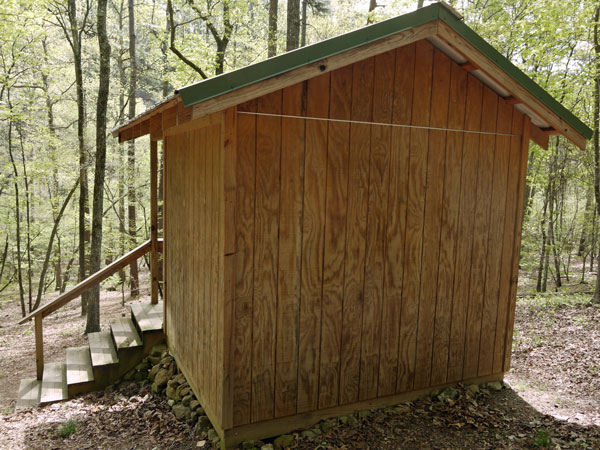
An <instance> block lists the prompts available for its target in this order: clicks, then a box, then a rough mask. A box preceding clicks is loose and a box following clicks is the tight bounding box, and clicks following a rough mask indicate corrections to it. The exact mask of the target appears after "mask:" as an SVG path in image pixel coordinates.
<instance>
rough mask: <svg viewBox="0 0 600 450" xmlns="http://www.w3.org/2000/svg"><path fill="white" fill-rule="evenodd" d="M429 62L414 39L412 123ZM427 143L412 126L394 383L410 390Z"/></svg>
mask: <svg viewBox="0 0 600 450" xmlns="http://www.w3.org/2000/svg"><path fill="white" fill-rule="evenodd" d="M432 66H433V47H432V46H431V44H429V43H428V42H425V41H419V42H417V43H416V57H415V80H414V91H413V107H412V118H411V124H412V125H417V126H425V127H426V126H429V120H430V119H429V118H430V116H429V113H430V102H431V82H432V80H431V79H432ZM428 146H429V132H428V131H427V130H424V129H419V128H412V129H411V131H410V157H409V167H410V172H409V180H408V196H407V198H408V203H407V211H406V243H405V250H404V251H405V253H404V279H403V293H402V313H401V319H400V341H399V355H400V356H399V357H400V360H399V366H398V386H397V388H398V391H399V392H405V391H409V390H411V389H412V388H413V384H414V377H415V357H416V344H417V322H418V313H419V294H420V286H421V262H422V250H423V221H424V220H423V219H424V218H423V214H424V209H425V185H426V180H427V155H428Z"/></svg>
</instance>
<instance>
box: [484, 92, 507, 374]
mask: <svg viewBox="0 0 600 450" xmlns="http://www.w3.org/2000/svg"><path fill="white" fill-rule="evenodd" d="M513 110H514V108H513V107H512V106H511V105H509V104H507V103H506V102H505V101H504V100H502V99H500V100H499V101H498V118H497V125H496V131H497V132H498V133H504V134H509V133H510V131H511V128H512V113H513ZM509 156H510V137H508V136H500V135H498V136H496V152H495V159H494V184H493V187H492V200H491V202H492V211H491V218H490V228H489V238H488V239H489V242H488V256H487V267H486V275H485V293H484V299H483V314H482V318H481V340H480V344H479V370H478V374H479V375H489V374H491V373H492V366H493V359H494V340H495V336H496V318H497V317H496V316H497V314H498V294H499V289H500V268H501V262H502V245H500V243H501V242H503V234H504V220H505V218H506V190H507V182H508V163H509Z"/></svg>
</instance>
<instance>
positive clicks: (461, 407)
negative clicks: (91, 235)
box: [0, 292, 600, 450]
mask: <svg viewBox="0 0 600 450" xmlns="http://www.w3.org/2000/svg"><path fill="white" fill-rule="evenodd" d="M588 298H589V296H586V295H571V296H560V297H559V296H554V297H547V298H544V299H541V300H540V299H535V298H524V299H520V300H519V302H518V306H517V312H516V324H515V330H516V333H515V343H514V356H513V363H512V366H513V369H512V370H511V371H510V373H509V374H507V377H506V381H507V384H508V385H510V388H508V389H506V388H505V389H502V390H501V391H498V392H496V391H493V390H485V389H484V390H481V391H480V392H468V391H465V390H464V389H462V390H461V389H459V390H458V391H457V393H456V395H457V398H455V399H451V400H449V401H448V400H446V401H440V400H439V399H437V398H433V399H430V398H427V399H422V400H420V401H417V402H414V403H409V404H404V405H400V406H399V407H397V408H392V409H386V410H378V411H373V412H370V413H369V414H368V415H365V414H363V417H359V418H358V420H357V421H356V423H352V422H353V421H354V419H352V420H351V421H350V422H349V423H346V424H343V423H341V422H340V421H334V422H332V423H331V425H332V427H331V428H330V429H328V428H329V427H324V428H325V429H326V431H325V432H322V430H320V429H319V427H316V428H315V429H314V430H313V431H312V432H308V433H306V432H304V433H302V432H298V433H296V434H295V440H294V441H293V443H292V444H291V446H290V448H299V449H316V448H333V449H354V448H359V449H360V448H364V449H367V448H369V449H371V448H372V449H375V448H377V449H379V448H383V449H423V448H425V449H428V448H431V449H464V450H466V449H531V448H552V449H559V448H560V449H567V448H573V449H582V448H583V449H585V448H587V449H596V450H597V449H600V308H598V307H595V306H591V305H590V304H589V303H588ZM140 300H145V301H147V298H142V299H140ZM102 304H103V306H102V308H103V324H107V323H108V321H109V319H110V318H111V317H118V316H119V315H123V314H126V313H127V312H126V310H124V309H123V308H122V307H121V296H120V293H117V292H106V293H103V300H102ZM18 316H19V311H18V309H17V308H16V307H15V305H10V304H7V303H4V304H0V408H1V410H2V414H1V415H0V436H2V438H1V439H0V448H6V449H21V448H34V449H37V448H39V449H53V448H56V449H59V448H60V449H64V448H73V449H75V448H77V449H80V448H107V449H108V448H110V449H134V448H135V449H187V448H190V449H191V448H209V447H210V442H208V441H207V440H206V437H205V436H193V433H192V431H191V430H190V429H189V427H188V426H187V425H185V424H183V423H181V422H177V421H176V420H175V418H174V416H173V414H172V413H171V412H170V408H169V407H168V405H167V404H166V402H165V401H164V399H163V398H161V397H154V396H153V395H152V394H151V393H149V392H148V390H147V388H144V387H139V386H137V385H132V386H128V387H119V388H118V389H116V390H110V391H107V392H101V393H92V394H87V395H84V396H80V397H77V398H75V399H73V400H70V401H68V402H63V403H60V404H54V405H49V406H46V407H43V408H35V409H33V410H29V411H24V412H21V413H18V414H14V413H12V408H13V407H14V399H15V397H16V390H17V387H18V382H19V380H20V378H22V377H25V376H31V375H32V374H33V373H34V372H35V364H34V357H33V355H34V342H33V334H32V329H31V325H25V326H15V325H14V323H15V322H16V320H17V318H18ZM46 322H47V323H46ZM44 325H45V334H44V336H45V343H46V358H47V360H49V361H51V360H60V359H62V358H64V349H65V348H66V347H68V346H73V345H83V344H84V343H85V338H84V336H83V335H82V332H83V327H84V320H83V319H81V318H80V316H79V310H78V305H75V304H74V305H73V306H72V307H70V308H69V309H65V310H64V311H61V312H60V313H59V314H57V315H54V316H52V317H51V318H50V320H48V321H44ZM69 420H73V421H74V424H75V432H74V433H73V434H71V435H70V436H69V437H67V438H63V437H61V436H60V435H59V430H60V428H61V427H63V426H65V425H66V424H68V421H69ZM303 434H304V436H303ZM266 442H267V443H268V442H269V441H266Z"/></svg>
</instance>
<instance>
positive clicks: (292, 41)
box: [285, 0, 300, 52]
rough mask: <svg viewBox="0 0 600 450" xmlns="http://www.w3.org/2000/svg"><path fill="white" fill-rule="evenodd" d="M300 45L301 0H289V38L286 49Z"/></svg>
mask: <svg viewBox="0 0 600 450" xmlns="http://www.w3.org/2000/svg"><path fill="white" fill-rule="evenodd" d="M299 45H300V0H288V2H287V39H286V46H285V50H286V51H288V52H289V51H290V50H295V49H297V48H298V47H299Z"/></svg>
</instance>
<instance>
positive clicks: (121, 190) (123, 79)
mask: <svg viewBox="0 0 600 450" xmlns="http://www.w3.org/2000/svg"><path fill="white" fill-rule="evenodd" d="M124 9H125V4H124V1H123V0H121V3H120V6H119V10H118V17H119V52H118V54H117V71H118V72H119V82H120V83H119V119H120V120H119V122H120V123H121V125H123V124H124V123H125V86H126V85H127V76H126V74H125V64H124V61H123V54H124V52H125V50H124V48H125V44H124V40H123V33H124V32H125V29H124V26H123V16H124ZM163 97H166V95H165V96H163ZM118 151H119V182H118V195H119V208H118V215H119V254H121V255H124V254H125V248H126V245H125V240H126V238H127V234H126V231H125V225H124V223H125V146H123V145H119V150H118ZM119 282H120V283H121V284H124V283H125V269H121V270H119Z"/></svg>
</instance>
